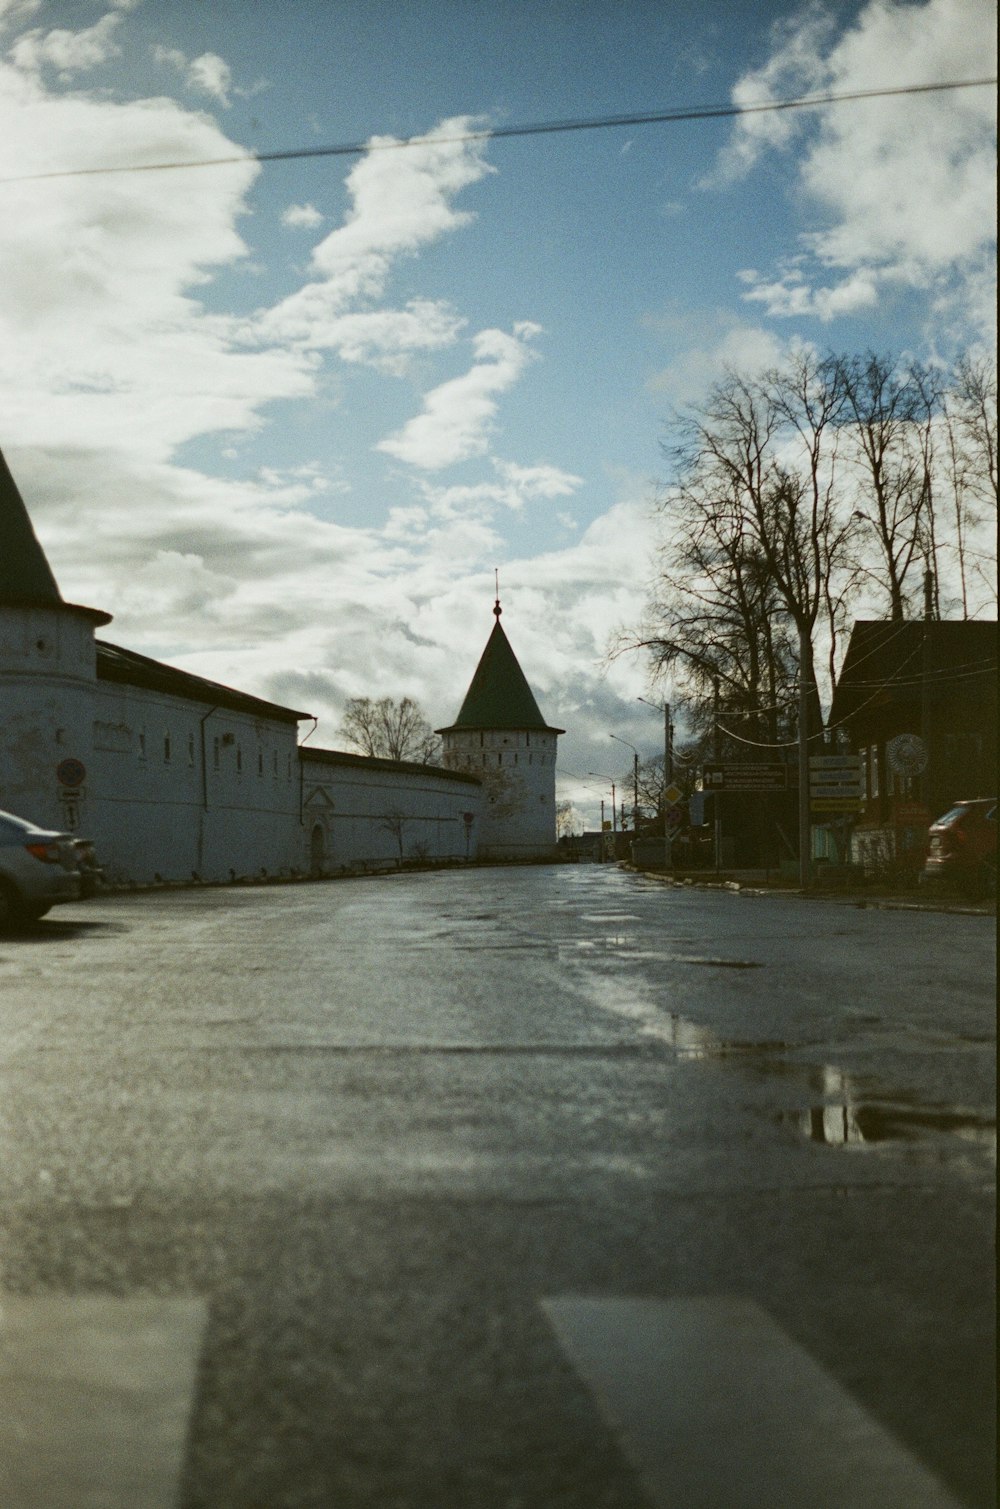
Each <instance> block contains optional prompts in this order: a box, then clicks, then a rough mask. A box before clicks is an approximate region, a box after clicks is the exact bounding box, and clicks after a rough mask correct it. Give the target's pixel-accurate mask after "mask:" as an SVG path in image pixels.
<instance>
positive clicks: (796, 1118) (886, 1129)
mask: <svg viewBox="0 0 1000 1509" xmlns="http://www.w3.org/2000/svg"><path fill="white" fill-rule="evenodd" d="M822 1080H823V1093H824V1096H825V1097H826V1099H825V1100H824V1103H823V1104H822V1105H814V1106H809V1107H808V1109H806V1110H803V1111H783V1112H780V1113H779V1115H778V1120H779V1121H782V1122H791V1123H792V1124H793V1125H795V1126H797V1127H798V1129H799V1130H800V1131H801V1132H802V1133H803V1134H804V1135H805V1136H806V1137H808V1138H809V1140H810V1142H822V1143H825V1144H826V1146H827V1147H861V1146H865V1145H867V1144H873V1143H881V1142H917V1141H919V1140H921V1139H926V1138H929V1137H934V1136H936V1135H940V1134H948V1135H951V1136H954V1137H958V1138H960V1139H962V1140H963V1141H964V1142H968V1143H973V1144H975V1145H976V1146H977V1147H978V1148H979V1149H980V1150H981V1151H983V1152H986V1153H988V1154H992V1156H993V1157H994V1158H995V1157H996V1143H997V1133H996V1123H995V1122H994V1121H992V1120H990V1119H989V1118H987V1117H985V1116H981V1115H979V1114H978V1113H977V1112H975V1111H969V1110H965V1109H963V1108H961V1107H957V1106H952V1107H943V1106H930V1105H928V1106H919V1105H907V1104H901V1103H900V1101H899V1100H893V1099H891V1098H888V1097H887V1098H885V1099H883V1100H877V1101H876V1100H869V1099H858V1098H857V1097H856V1095H855V1092H854V1088H853V1086H852V1083H851V1081H850V1079H849V1078H848V1077H847V1075H845V1074H842V1073H841V1072H840V1070H839V1069H832V1068H825V1069H823V1070H822Z"/></svg>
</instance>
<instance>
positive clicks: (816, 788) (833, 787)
mask: <svg viewBox="0 0 1000 1509" xmlns="http://www.w3.org/2000/svg"><path fill="white" fill-rule="evenodd" d="M809 795H810V797H811V798H812V800H813V801H816V800H818V799H819V798H821V797H827V796H835V797H839V798H840V799H841V800H842V801H855V802H860V800H861V787H860V786H859V784H858V782H857V781H840V782H836V781H823V783H822V785H821V784H819V782H814V781H810V783H809Z"/></svg>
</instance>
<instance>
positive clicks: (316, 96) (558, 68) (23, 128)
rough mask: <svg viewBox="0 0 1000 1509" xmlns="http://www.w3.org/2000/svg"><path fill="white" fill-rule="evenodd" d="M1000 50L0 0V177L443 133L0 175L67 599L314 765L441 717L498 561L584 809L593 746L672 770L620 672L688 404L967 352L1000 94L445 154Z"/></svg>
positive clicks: (983, 249)
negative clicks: (408, 719) (291, 728)
mask: <svg viewBox="0 0 1000 1509" xmlns="http://www.w3.org/2000/svg"><path fill="white" fill-rule="evenodd" d="M994 25H995V23H994V20H993V7H992V5H991V4H989V3H988V0H922V3H916V4H899V3H891V0H879V3H876V0H865V3H837V4H836V5H823V4H821V3H814V4H808V5H806V6H804V7H803V6H794V5H788V4H782V3H777V0H774V3H769V4H758V5H756V6H752V7H750V6H747V5H746V4H745V3H744V4H735V3H733V4H730V3H728V0H713V4H711V5H707V6H706V5H704V4H703V3H698V4H695V3H691V4H680V3H673V0H660V3H657V4H653V3H645V0H626V3H622V4H614V3H612V0H599V3H598V0H575V3H569V0H567V3H561V4H553V3H545V0H533V3H511V0H507V3H503V0H501V3H491V4H490V5H489V6H486V5H480V4H478V3H472V0H463V3H458V0H433V3H432V0H411V3H408V4H406V3H403V0H391V3H390V0H385V3H378V0H358V3H347V0H328V3H325V4H320V3H314V0H298V3H296V0H289V3H288V4H286V5H283V6H277V7H275V6H272V7H258V6H248V5H246V4H237V3H231V0H212V3H211V4H209V3H195V0H155V3H154V0H118V3H108V0H93V3H91V0H73V3H69V0H64V3H61V4H60V3H52V4H47V3H45V0H41V3H36V0H0V177H3V178H19V177H21V176H22V175H24V174H30V173H37V172H45V171H56V170H59V169H64V168H66V169H74V168H81V167H93V166H102V165H113V164H116V163H122V164H129V163H136V162H141V161H145V162H151V161H163V160H174V159H175V158H177V159H183V160H185V161H190V160H195V159H198V158H203V157H216V156H225V155H229V154H236V155H240V154H243V153H246V154H249V153H252V152H254V151H261V152H266V151H270V150H274V149H282V148H289V147H299V146H302V147H312V146H317V145H324V144H334V143H341V142H363V141H367V140H369V139H370V138H372V137H375V138H379V137H382V138H384V137H386V136H395V137H397V138H402V137H412V136H423V137H427V138H430V139H429V140H428V141H427V142H426V143H425V144H424V145H422V146H420V147H416V148H408V149H405V150H401V151H381V152H376V151H373V152H370V153H368V154H366V155H364V156H362V157H327V158H311V159H305V160H300V161H293V162H282V163H272V164H263V165H261V164H255V163H253V162H252V161H251V160H250V158H249V156H247V159H246V160H245V161H244V162H242V163H239V164H237V165H235V166H231V167H219V168H202V169H190V170H188V171H184V172H176V173H137V174H128V175H121V176H113V177H100V176H85V177H75V178H65V179H58V178H57V179H50V180H48V181H44V182H23V183H16V184H12V183H6V184H2V185H0V194H2V195H3V196H4V199H5V201H6V203H5V206H4V211H3V213H2V214H0V258H2V260H3V265H4V266H5V267H6V268H7V275H6V276H5V277H4V278H3V279H2V280H0V445H2V446H3V447H4V450H5V452H6V454H7V456H8V459H9V460H10V463H11V466H12V468H13V470H14V472H15V475H16V476H17V477H18V479H19V481H20V484H21V488H22V491H23V492H24V494H25V497H26V500H27V501H28V504H29V507H30V508H31V510H32V513H33V516H34V518H35V521H36V526H37V528H38V531H39V534H40V535H41V537H42V539H43V541H44V543H45V545H46V548H47V550H48V552H49V556H50V559H51V561H52V564H53V568H54V569H55V571H56V574H57V577H58V579H59V581H60V584H61V586H62V588H63V591H64V594H65V595H66V596H67V597H70V598H72V599H74V600H77V601H83V602H88V603H92V604H94V605H96V606H100V607H105V608H107V609H109V610H110V611H112V612H113V613H114V614H115V622H114V624H113V625H112V626H111V628H110V629H109V630H108V633H109V635H110V637H112V638H117V639H118V640H120V641H121V642H122V643H125V644H129V645H131V646H133V647H134V648H137V649H141V650H143V651H144V652H146V653H150V654H154V655H161V656H162V657H163V658H165V659H170V660H172V661H174V662H175V663H178V664H183V665H186V666H189V667H190V668H192V669H195V670H198V671H201V672H203V673H204V674H207V675H210V676H213V677H216V678H217V679H222V680H227V681H231V682H232V683H234V684H236V685H240V686H243V687H246V688H247V689H248V690H254V691H258V692H261V693H263V694H265V695H269V696H272V697H275V698H277V699H279V700H285V701H288V702H289V703H291V704H292V705H293V706H299V707H303V708H308V709H309V710H310V711H311V712H313V713H315V714H317V715H318V716H319V717H320V720H321V723H320V729H319V733H318V739H319V740H320V741H321V742H324V743H327V744H336V742H337V740H336V728H337V722H338V718H339V711H340V708H341V707H342V705H343V702H344V699H345V698H346V697H349V696H353V695H360V694H365V693H369V694H371V695H373V696H378V695H383V694H386V695H393V696H402V695H406V694H409V695H413V696H416V697H417V698H418V699H419V700H420V701H421V702H422V703H423V705H424V706H425V708H426V710H427V712H428V714H429V715H430V717H431V719H432V721H434V722H440V723H443V722H447V721H450V719H451V717H453V716H454V713H455V711H456V710H457V706H458V704H459V702H460V700H461V696H462V694H463V692H464V689H465V685H466V684H467V682H468V679H469V677H470V676H471V673H472V670H473V669H474V666H475V662H476V659H477V657H478V654H479V650H480V648H481V646H482V644H483V642H484V641H485V639H486V636H487V634H488V632H489V629H490V627H491V625H492V619H491V616H490V609H491V607H492V598H493V592H492V583H493V568H494V567H495V566H498V567H499V568H500V572H501V585H502V593H503V600H504V607H505V619H504V622H505V626H506V627H507V629H508V632H509V634H510V637H511V640H512V643H513V644H514V647H515V649H516V650H517V652H518V654H519V656H520V658H521V660H522V663H523V665H524V668H525V670H526V673H527V674H528V676H529V679H530V680H531V681H532V684H533V685H534V687H535V689H536V691H537V693H538V695H539V700H540V702H541V705H542V707H543V710H544V711H545V712H546V714H547V716H548V717H549V718H550V719H551V720H552V721H553V722H555V723H558V724H560V725H563V726H565V727H566V728H567V730H568V732H567V736H566V738H565V739H564V740H563V741H562V745H563V762H564V766H565V775H564V781H563V785H562V792H563V794H564V795H567V796H572V797H573V798H575V799H576V800H577V801H578V803H579V804H580V805H581V808H582V810H583V811H584V815H586V816H587V817H589V818H592V817H593V815H594V813H595V812H596V805H595V803H596V801H597V800H599V795H600V793H599V792H597V791H596V790H595V788H594V786H593V784H592V783H591V784H590V785H588V784H587V783H586V782H584V781H579V780H577V779H576V777H577V776H578V775H581V774H585V773H586V771H587V770H589V769H595V768H596V769H600V770H602V771H613V770H616V769H617V768H618V766H619V765H623V762H622V761H617V763H615V762H616V756H615V755H614V753H613V750H614V746H612V745H610V742H609V740H608V737H607V736H608V733H609V732H611V731H614V732H616V733H618V734H620V735H621V736H622V737H624V738H627V739H630V740H632V741H633V742H634V743H636V744H637V745H638V746H639V747H640V748H641V750H642V752H643V753H644V754H645V753H653V752H655V751H656V749H657V748H658V747H659V741H660V729H659V726H658V723H657V719H656V715H655V713H654V712H653V711H652V710H650V709H648V708H645V707H643V706H642V705H641V704H639V703H638V702H637V700H636V699H637V697H638V696H640V695H649V690H648V687H647V684H646V678H645V670H644V667H643V666H642V665H641V663H639V662H638V661H634V662H622V661H619V662H616V663H615V664H614V665H612V666H610V667H609V666H608V664H607V662H606V649H607V644H608V640H609V637H610V635H611V634H612V633H613V632H614V629H615V627H616V626H617V625H619V624H623V623H632V622H635V621H636V619H637V618H638V617H639V616H640V614H641V611H642V606H643V601H644V598H645V587H646V582H647V580H648V577H649V573H650V569H651V548H652V544H653V533H652V528H653V526H652V522H651V518H650V509H649V503H650V498H651V494H652V489H653V484H654V481H655V479H656V477H657V475H658V474H659V473H660V472H661V471H662V462H661V457H660V452H659V446H660V442H661V440H662V438H663V434H664V422H665V419H666V417H667V415H668V413H669V411H670V408H671V406H672V405H679V406H683V405H684V404H685V403H693V402H697V400H698V397H699V395H700V394H701V393H702V392H703V391H704V388H705V386H706V384H707V383H709V382H710V381H711V380H712V379H713V378H714V377H716V376H717V375H718V374H719V373H720V371H721V370H722V367H723V365H724V364H725V363H726V362H731V363H735V364H737V365H739V366H742V367H745V368H753V367H754V366H760V365H762V364H767V363H768V362H771V361H774V360H777V359H779V358H780V356H781V354H782V352H783V351H784V350H786V349H787V347H788V345H789V344H790V343H795V342H806V343H813V344H815V345H816V346H818V347H820V348H826V347H828V346H829V347H833V348H835V349H838V350H863V349H865V348H867V347H874V348H876V349H892V350H901V351H911V352H913V353H915V354H918V355H920V356H923V357H928V358H935V357H941V358H944V359H947V358H948V357H949V356H951V355H952V354H953V353H954V351H955V350H956V349H959V348H962V347H970V346H971V347H973V348H976V347H979V346H983V345H984V344H985V345H986V346H990V344H991V342H992V340H993V335H992V326H993V265H994V257H995V240H994V230H993V223H994V222H993V211H992V207H991V198H992V193H993V189H992V184H993V173H994V148H993V126H992V116H991V110H992V91H990V90H988V89H987V90H967V91H963V92H962V93H961V94H941V95H932V96H924V97H922V98H917V97H907V98H905V99H898V100H886V101H877V102H865V103H859V104H850V105H847V104H845V105H840V106H830V107H828V108H825V109H822V110H818V111H815V112H809V113H808V114H806V113H804V112H802V113H797V114H794V115H793V114H783V115H754V116H747V117H743V118H742V119H741V120H740V121H737V122H734V121H732V120H719V121H703V122H691V123H683V124H659V125H647V126H637V127H624V128H615V129H612V130H605V131H594V132H580V133H569V134H565V135H552V136H536V137H528V138H513V139H494V140H491V141H488V142H480V143H469V142H461V141H457V140H454V139H453V138H455V137H456V136H458V135H460V134H461V131H462V129H463V128H467V127H468V126H469V125H470V124H471V125H473V126H482V127H489V126H496V127H502V126H509V125H516V124H521V123H530V122H536V121H545V120H554V119H562V118H568V117H592V116H601V115H617V114H626V113H638V112H643V111H655V110H661V109H665V108H671V107H681V106H687V105H711V104H720V103H726V102H728V101H731V100H736V101H738V102H741V103H750V102H753V101H754V100H759V99H762V98H766V97H775V96H778V97H787V96H794V95H796V94H800V93H808V92H822V91H825V90H839V91H843V90H850V89H872V88H881V87H894V86H899V85H902V84H910V83H921V82H933V81H937V80H941V79H945V78H950V79H957V78H972V77H978V76H980V75H981V74H982V73H983V72H988V71H991V68H992V62H991V60H992V57H993V40H992V39H993V30H994ZM984 60H985V61H984ZM654 700H655V697H654ZM609 749H611V750H612V753H610V754H609V752H608V751H609ZM619 753H620V754H621V755H623V756H624V755H625V754H626V751H625V750H621V749H620V750H619Z"/></svg>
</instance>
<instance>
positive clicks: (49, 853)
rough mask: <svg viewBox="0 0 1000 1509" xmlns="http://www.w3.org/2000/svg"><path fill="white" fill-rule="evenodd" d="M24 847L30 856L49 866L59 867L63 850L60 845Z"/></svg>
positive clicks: (31, 845)
mask: <svg viewBox="0 0 1000 1509" xmlns="http://www.w3.org/2000/svg"><path fill="white" fill-rule="evenodd" d="M24 847H25V848H26V849H27V851H28V853H29V854H33V855H34V856H35V858H36V859H40V860H42V861H43V862H44V863H45V864H47V865H57V864H58V863H59V861H60V860H61V859H62V850H61V849H60V847H59V845H58V844H25V846H24Z"/></svg>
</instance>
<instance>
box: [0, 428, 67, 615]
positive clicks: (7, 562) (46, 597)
mask: <svg viewBox="0 0 1000 1509" xmlns="http://www.w3.org/2000/svg"><path fill="white" fill-rule="evenodd" d="M0 603H3V604H4V605H5V606H7V605H11V604H14V603H18V604H20V603H32V604H38V605H40V604H42V603H48V604H50V605H51V606H53V607H58V606H60V604H61V603H62V596H61V594H60V592H59V588H58V587H57V586H56V579H55V577H54V576H53V575H52V571H51V569H50V567H49V563H48V561H47V560H46V559H45V551H44V550H43V549H42V547H41V545H39V543H38V538H37V536H36V534H35V531H34V529H33V528H32V527H31V520H30V519H29V517H28V510H27V509H26V508H25V506H24V499H23V498H22V497H21V494H20V493H19V492H18V490H17V483H16V482H15V481H14V478H13V477H12V476H11V474H10V467H9V466H8V465H7V462H6V461H5V460H4V456H3V452H2V451H0Z"/></svg>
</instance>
